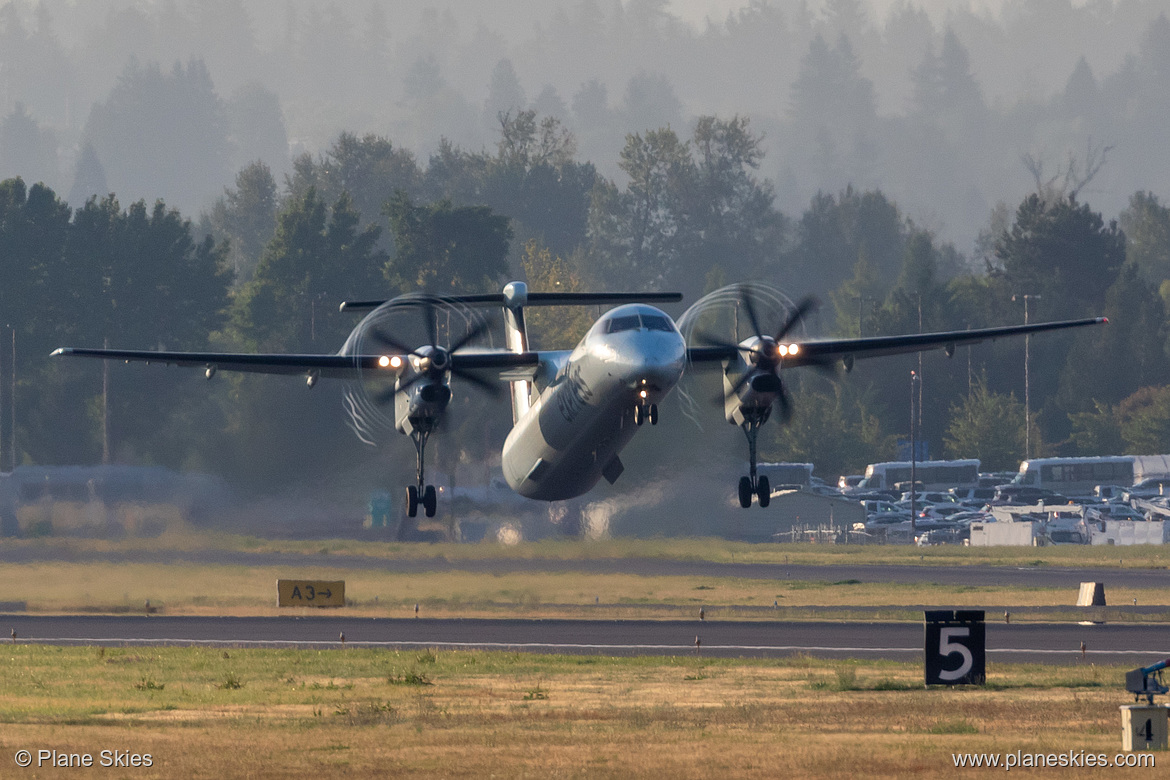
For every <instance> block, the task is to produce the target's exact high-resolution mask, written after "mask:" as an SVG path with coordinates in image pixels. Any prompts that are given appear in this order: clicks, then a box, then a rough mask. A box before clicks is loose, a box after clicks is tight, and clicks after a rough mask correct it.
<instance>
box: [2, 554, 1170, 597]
mask: <svg viewBox="0 0 1170 780" xmlns="http://www.w3.org/2000/svg"><path fill="white" fill-rule="evenodd" d="M1118 557H1119V558H1124V552H1122V551H1121V550H1119V551H1118ZM39 561H76V562H78V563H165V564H174V563H193V564H210V565H226V566H298V567H324V568H334V569H353V570H361V571H392V572H400V573H403V574H421V573H425V572H444V571H468V572H476V573H483V574H506V573H509V572H550V573H557V572H584V573H590V574H638V575H644V576H692V577H693V576H700V577H743V578H746V579H763V580H799V581H805V582H840V581H843V580H858V581H859V582H895V583H923V584H932V583H933V584H938V585H991V586H1002V587H1025V588H1026V587H1036V588H1054V587H1057V588H1059V587H1065V588H1072V589H1074V591H1075V589H1076V588H1077V587H1079V585H1080V583H1082V582H1090V581H1091V582H1104V583H1105V584H1106V587H1127V588H1158V587H1170V568H1167V569H1138V568H1133V569H1127V568H1090V567H1054V566H1020V567H1011V566H978V565H976V566H953V567H939V566H914V565H889V566H885V565H872V564H870V565H860V566H854V565H839V564H829V565H811V566H810V565H798V564H793V565H791V566H790V565H788V564H783V563H713V562H710V561H677V560H662V559H657V558H605V559H597V560H572V561H560V560H547V559H536V560H533V559H528V558H493V559H488V560H448V559H446V558H375V557H372V556H362V555H298V554H283V553H246V552H222V551H208V550H199V551H190V552H185V551H170V550H166V551H153V550H138V551H127V552H115V553H89V552H87V553H86V554H85V555H84V556H81V555H74V554H71V553H70V552H69V551H64V550H54V549H43V550H38V549H36V548H33V547H21V548H0V563H33V562H39Z"/></svg>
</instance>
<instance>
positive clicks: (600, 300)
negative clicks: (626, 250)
mask: <svg viewBox="0 0 1170 780" xmlns="http://www.w3.org/2000/svg"><path fill="white" fill-rule="evenodd" d="M420 297H423V296H420ZM682 297H683V296H682V293H670V292H666V293H660V292H599V293H594V292H530V293H528V299H527V301H526V302H525V304H524V305H526V306H617V305H620V304H623V303H678V302H679V301H681V300H682ZM409 300H410V298H405V299H404V302H407V301H409ZM433 300H435V301H436V302H438V303H454V304H461V305H463V306H503V305H504V295H503V293H484V294H481V295H436V296H434V298H433ZM383 303H386V300H380V301H345V302H344V303H342V304H341V311H366V310H369V309H376V308H378V307H379V306H381V305H382V304H383Z"/></svg>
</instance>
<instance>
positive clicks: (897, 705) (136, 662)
mask: <svg viewBox="0 0 1170 780" xmlns="http://www.w3.org/2000/svg"><path fill="white" fill-rule="evenodd" d="M3 545H4V549H5V551H6V552H7V553H10V554H11V555H10V558H11V559H14V560H27V561H28V562H25V563H15V562H13V563H5V564H3V565H0V593H2V594H4V595H3V598H4V599H5V600H22V601H26V602H27V606H28V609H29V610H30V611H34V612H118V611H136V610H138V609H141V608H142V606H143V604H144V603H145V601H146V600H147V599H149V600H150V601H151V604H152V605H153V606H155V607H161V608H162V609H163V611H164V612H166V613H168V614H184V613H186V614H274V613H276V612H277V611H278V610H277V609H276V608H275V606H273V602H274V597H275V580H276V579H277V578H278V577H303V578H320V579H345V580H346V582H347V595H348V597H349V598H350V600H351V601H352V602H353V604H352V606H350V607H348V608H346V614H370V615H405V614H412V613H413V605H414V604H415V603H418V604H420V605H421V607H422V609H423V610H424V612H423V614H424V615H426V616H473V615H485V616H497V617H502V616H505V615H508V616H516V615H522V616H552V615H566V616H570V617H572V616H577V617H598V616H606V617H678V616H679V614H680V612H681V613H689V612H690V611H692V610H693V611H697V609H698V607H700V606H703V607H704V608H705V609H706V610H707V614H708V619H720V618H721V617H736V618H740V617H745V615H743V614H740V613H738V612H736V611H735V609H733V607H750V608H758V609H766V608H769V607H772V605H773V604H777V605H780V606H779V607H777V608H774V609H775V610H776V611H775V612H772V613H770V614H769V615H768V617H794V616H795V617H800V616H819V615H820V613H818V609H824V610H829V609H837V608H841V607H858V608H863V607H867V606H869V607H887V606H890V605H904V606H905V607H906V609H905V614H904V615H902V613H899V612H897V611H896V610H895V614H894V615H891V616H887V617H899V616H902V617H905V619H915V620H920V619H921V613H920V612H916V611H915V610H914V609H913V605H918V604H920V603H921V602H922V601H923V600H924V599H929V600H930V601H931V602H932V603H933V604H943V603H946V604H953V605H971V606H982V605H988V604H1013V605H1019V606H1032V607H1036V608H1043V607H1046V606H1052V607H1055V606H1062V605H1068V604H1070V603H1071V602H1072V601H1073V599H1075V593H1066V592H1063V590H1061V591H1058V590H1055V589H1018V588H1012V589H1007V588H995V587H988V588H979V587H962V586H938V585H929V587H925V586H924V584H923V583H930V569H931V568H932V567H937V566H970V565H1013V566H1068V565H1084V566H1100V567H1102V569H1103V573H1104V572H1106V571H1107V569H1108V568H1110V567H1117V566H1125V567H1140V568H1151V569H1153V568H1164V567H1165V566H1167V565H1170V557H1168V555H1167V553H1165V552H1163V550H1161V549H1158V548H1148V547H1147V548H1127V549H1118V548H1067V547H1059V548H1045V549H1032V548H1021V549H1006V548H995V549H989V550H980V549H970V548H934V549H928V550H921V551H920V550H915V549H909V548H893V547H891V548H885V547H882V548H877V547H855V548H843V547H817V546H811V545H744V544H736V543H730V542H724V541H720V540H649V541H611V542H594V543H582V542H540V543H531V544H521V545H518V546H515V547H508V548H503V547H500V546H498V545H404V544H395V543H387V542H361V541H326V542H321V541H316V542H303V541H299V542H291V541H265V540H258V539H252V538H248V537H241V536H231V535H221V534H215V535H211V534H205V533H198V532H192V531H190V530H189V529H187V530H184V529H182V528H180V529H177V530H172V531H168V532H167V533H165V534H163V535H162V536H159V537H157V538H154V539H125V540H121V541H100V540H80V539H68V538H64V539H63V538H45V539H31V540H4V542H3ZM196 550H199V551H205V550H222V551H231V552H261V553H278V554H280V556H281V559H282V563H281V565H278V566H276V565H274V566H257V567H248V566H225V565H214V564H206V565H204V564H200V565H193V564H186V563H173V564H164V563H151V562H142V563H127V562H124V559H126V558H131V559H132V558H133V557H134V556H135V555H142V556H144V557H146V559H147V560H149V558H150V556H155V555H158V556H164V557H165V556H166V555H168V554H170V553H182V552H184V551H196ZM359 556H361V557H364V556H374V557H380V558H384V559H387V560H396V559H418V558H433V557H442V558H446V559H448V560H461V559H467V558H490V557H497V558H503V559H514V558H538V559H539V558H547V559H556V560H562V559H570V560H574V559H605V558H670V559H679V560H695V561H699V560H714V561H726V562H741V561H742V562H748V561H751V562H757V561H766V562H778V563H783V562H789V563H792V564H829V563H833V564H841V563H855V564H883V563H903V564H915V565H921V566H923V567H924V570H923V577H922V579H923V583H920V584H915V585H898V584H873V583H868V584H867V583H860V582H857V581H854V580H842V581H823V582H817V581H787V580H774V579H766V580H761V579H746V578H735V577H715V578H712V577H699V576H661V577H640V576H637V575H631V574H588V573H580V572H574V573H549V572H512V573H508V574H500V575H491V574H482V573H469V572H461V571H458V570H444V571H435V572H427V573H423V574H403V573H398V572H394V571H393V570H392V567H388V568H387V570H369V569H365V568H350V567H347V563H348V562H351V561H354V560H355V558H357V557H359ZM98 559H101V560H98ZM323 560H324V561H325V562H327V563H328V565H322V562H323ZM87 561H88V562H87ZM1109 598H1110V602H1111V603H1119V602H1128V601H1129V600H1130V599H1131V598H1137V599H1139V603H1141V604H1143V605H1154V604H1163V605H1165V604H1170V592H1167V591H1166V589H1160V588H1144V589H1136V590H1133V591H1132V592H1130V591H1129V590H1122V589H1120V588H1111V589H1110V592H1109ZM282 612H284V613H286V614H287V613H288V611H282ZM833 615H835V616H837V617H842V616H845V615H846V613H841V612H835V613H833ZM746 616H747V617H751V616H752V615H746ZM1034 617H1035V616H1034ZM1039 617H1040V619H1043V613H1039ZM1017 619H1018V618H1017ZM1151 619H1164V616H1154V617H1153V618H1151ZM0 629H3V626H2V625H0ZM3 633H6V632H0V635H2V634H3ZM1124 671H1125V670H1124V669H1121V668H1117V667H1098V666H1092V665H1082V666H1071V667H1068V666H1061V667H1043V666H1023V665H1001V664H995V665H992V666H991V667H990V668H989V677H988V685H987V686H986V687H984V688H979V689H969V690H945V689H934V690H924V689H923V687H922V684H921V675H922V669H921V666H920V665H919V664H902V663H894V662H879V661H864V662H847V661H846V662H843V661H832V662H830V661H820V660H814V659H809V658H795V659H786V660H769V661H758V660H735V659H714V658H704V657H701V656H698V655H693V656H687V657H680V658H606V657H595V656H580V657H578V656H541V655H527V654H514V653H490V652H448V651H414V652H393V651H383V650H372V649H365V648H353V647H350V648H346V649H340V648H339V649H335V650H261V649H234V648H229V649H228V650H223V649H208V648H193V649H192V648H161V647H160V648H154V647H152V648H132V649H130V648H104V649H103V648H92V647H91V648H85V647H69V648H63V647H48V646H29V645H24V644H19V643H17V644H12V645H6V646H4V647H0V723H2V724H3V726H2V727H0V777H4V778H7V777H22V776H28V777H71V776H76V775H77V774H78V772H79V771H80V772H81V773H82V776H88V775H90V774H96V773H98V772H105V773H106V774H103V776H111V777H135V778H139V777H141V778H154V777H158V778H172V777H193V778H215V779H216V780H220V779H221V778H235V777H250V778H298V777H312V778H332V777H350V776H358V777H372V776H395V777H397V776H418V777H474V778H485V777H492V776H495V777H509V778H510V777H534V778H547V777H553V778H560V777H565V778H574V777H590V778H592V777H602V778H627V777H651V778H658V777H681V778H691V777H693V778H699V777H702V778H710V777H718V778H740V777H743V778H771V777H777V776H791V777H812V778H837V777H851V776H853V777H889V778H902V777H910V776H919V777H936V776H941V775H944V774H948V775H949V774H951V773H955V772H958V773H959V774H966V775H969V776H979V775H985V774H988V773H989V770H986V769H981V770H979V769H967V770H956V769H955V768H954V762H953V759H952V753H958V752H962V753H976V752H994V753H1007V752H1014V751H1016V750H1022V751H1024V752H1027V753H1035V752H1043V753H1062V752H1067V751H1070V750H1071V751H1074V752H1075V751H1082V750H1083V751H1088V752H1092V753H1104V754H1107V755H1108V756H1109V757H1111V758H1112V757H1113V756H1114V755H1115V754H1116V753H1117V752H1118V751H1119V750H1120V734H1119V731H1120V729H1119V726H1120V714H1119V712H1118V709H1117V708H1118V706H1119V705H1121V704H1125V703H1128V702H1129V701H1130V700H1129V699H1128V697H1126V696H1125V695H1124V694H1123V692H1122V682H1123V675H1124ZM22 749H27V750H31V751H33V756H34V760H35V757H36V755H37V751H38V750H55V751H58V752H59V753H61V754H64V755H65V756H66V759H65V760H68V756H69V755H70V754H77V756H78V757H80V756H81V755H82V754H90V755H92V756H93V760H94V762H95V763H97V762H99V761H100V760H101V757H102V754H101V751H103V750H109V751H115V750H117V751H122V752H123V753H130V754H134V753H137V754H139V755H142V754H150V756H151V764H152V765H151V766H150V767H135V768H116V769H113V770H102V769H93V770H84V769H82V770H78V769H74V768H56V769H54V768H51V767H42V768H40V769H36V768H33V769H29V770H21V769H19V768H18V767H17V766H16V764H15V763H14V760H13V759H14V757H15V755H16V752H17V751H18V750H22ZM1162 757H1163V756H1162V754H1159V756H1158V758H1162ZM1166 760H1167V761H1170V755H1167V756H1166ZM992 771H995V770H992ZM998 771H1000V772H1002V770H998ZM1163 771H1165V770H1163ZM110 772H112V774H110ZM1119 773H1121V774H1124V775H1126V776H1133V777H1140V776H1157V775H1156V770H1154V771H1151V770H1149V769H1144V770H1143V769H1129V770H1118V769H1102V770H1092V769H1079V770H1075V775H1070V774H1069V773H1068V772H1062V771H1060V770H1051V769H1042V770H1028V769H1016V770H1013V771H1012V772H1011V775H1012V776H1019V775H1022V776H1025V777H1029V776H1043V777H1062V776H1076V777H1116V776H1118V774H1119Z"/></svg>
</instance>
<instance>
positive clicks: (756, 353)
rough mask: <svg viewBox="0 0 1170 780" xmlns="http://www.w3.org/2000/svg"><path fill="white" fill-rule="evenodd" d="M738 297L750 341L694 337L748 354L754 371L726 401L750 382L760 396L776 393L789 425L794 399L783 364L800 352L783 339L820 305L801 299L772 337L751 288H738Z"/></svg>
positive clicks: (747, 373)
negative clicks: (749, 329)
mask: <svg viewBox="0 0 1170 780" xmlns="http://www.w3.org/2000/svg"><path fill="white" fill-rule="evenodd" d="M737 294H738V302H739V304H740V305H741V306H742V307H743V309H744V311H745V312H746V313H747V317H748V322H749V323H750V324H751V326H752V333H753V334H754V335H755V338H754V339H747V340H745V341H744V342H741V343H740V344H735V343H732V342H730V341H727V340H726V339H720V338H718V337H716V336H712V335H711V334H709V333H704V332H701V331H700V332H697V333H696V334H695V335H696V336H697V337H698V338H699V339H700V340H701V341H703V342H705V343H706V344H707V345H708V346H713V347H723V348H725V349H734V350H738V351H739V352H741V353H746V354H745V358H746V360H747V362H748V364H749V365H750V366H751V369H750V370H748V371H745V372H744V374H743V376H741V377H740V378H739V379H738V380H737V381H736V383H735V384H734V385H732V387H731V390H730V391H728V392H727V394H726V396H725V399H724V400H726V398H730V397H732V396H734V395H736V394H737V393H739V391H740V390H741V389H742V388H743V386H744V385H745V384H748V383H750V384H751V389H752V390H754V391H756V392H757V393H775V394H776V400H775V403H776V411H777V413H778V414H779V415H780V420H781V421H782V422H788V421H789V420H790V419H792V397H791V396H790V395H789V393H788V389H787V388H786V387H785V386H784V382H783V381H782V380H781V379H780V364H781V362H782V361H783V360H784V358H785V357H787V356H789V355H793V356H794V355H796V354H797V353H798V352H799V351H800V345H799V344H796V343H795V342H793V343H787V342H785V340H784V337H785V336H787V335H788V333H789V331H791V330H792V329H793V328H794V327H796V326H797V325H798V324H800V322H801V320H803V319H804V317H805V316H806V315H807V314H808V313H809V312H811V311H812V310H813V309H815V308H816V307H817V306H818V305H819V302H818V301H817V299H816V298H814V297H812V296H808V297H806V298H803V299H801V301H800V302H799V303H798V304H797V305H796V307H795V308H794V309H792V311H790V312H789V313H788V316H787V317H786V318H785V320H784V322H783V324H781V325H780V327H779V328H778V329H777V330H776V334H775V335H774V336H773V335H769V334H767V333H765V332H764V328H763V326H761V325H760V317H759V315H758V314H757V312H756V304H755V299H754V297H753V296H752V293H751V288H750V287H749V286H747V285H740V286H739V287H738V288H737Z"/></svg>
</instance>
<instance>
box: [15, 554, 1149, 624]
mask: <svg viewBox="0 0 1170 780" xmlns="http://www.w3.org/2000/svg"><path fill="white" fill-rule="evenodd" d="M280 577H285V578H289V577H292V578H299V579H322V580H345V581H346V596H347V599H348V600H349V601H350V606H349V607H347V608H346V613H347V614H351V615H371V616H407V615H413V608H414V605H415V604H419V605H420V608H421V609H422V610H423V613H422V614H424V615H425V616H427V617H505V616H507V617H520V616H523V617H589V618H597V617H670V618H677V617H680V616H682V615H685V614H690V612H691V611H694V612H697V611H698V609H699V607H703V608H704V609H705V610H706V611H707V613H708V614H709V616H710V617H711V618H713V619H718V618H720V617H732V618H735V619H751V618H764V619H776V618H778V617H780V618H791V617H816V616H822V615H823V614H824V613H827V612H829V611H833V612H836V611H838V610H839V609H840V608H843V607H858V608H876V607H890V606H894V607H898V606H901V607H906V608H907V610H906V615H904V616H900V617H903V618H904V619H914V620H919V619H921V613H920V612H918V611H916V608H918V607H920V605H922V604H923V603H924V601H925V600H929V603H930V604H933V605H944V604H945V605H954V606H971V607H980V606H987V605H1011V606H1014V607H1028V608H1032V609H1031V610H1029V611H1028V612H1027V613H1023V612H1021V613H1019V614H1018V616H1017V617H1018V619H1038V618H1041V619H1042V617H1043V612H1042V611H1041V612H1040V613H1036V610H1042V608H1046V607H1050V608H1068V607H1069V606H1071V605H1072V604H1074V603H1075V600H1076V593H1075V591H1074V590H1070V589H1067V588H1064V589H1048V588H1027V589H1022V588H1006V587H974V586H962V585H937V584H935V585H931V586H930V587H929V589H928V590H926V591H924V588H923V584H921V583H913V584H899V583H861V582H858V581H856V580H840V581H835V582H831V581H799V580H771V579H767V580H760V579H746V578H734V577H702V576H655V577H644V576H638V575H634V574H590V573H582V572H568V573H556V572H552V573H550V572H512V573H507V574H499V575H493V574H482V573H475V572H462V571H438V572H426V573H411V574H405V573H397V572H393V571H369V570H361V569H350V570H347V569H345V568H322V567H315V566H296V565H291V564H290V565H288V566H273V567H244V566H215V565H188V564H137V563H118V564H114V563H66V562H48V563H27V564H4V565H3V566H0V593H3V594H5V600H19V601H24V602H26V604H27V609H28V611H30V612H38V613H51V612H63V613H76V612H125V611H131V612H132V611H137V610H140V609H142V608H143V607H144V605H145V603H146V601H148V600H149V601H150V603H151V605H152V607H153V608H155V609H157V610H161V611H163V612H165V613H166V614H171V615H176V614H229V615H230V614H234V615H243V614H249V615H260V614H277V613H278V612H282V613H287V612H288V610H278V609H277V607H276V606H275V597H276V580H277V579H278V578H280ZM924 580H925V581H926V582H929V574H928V573H927V575H926V576H925V577H924ZM1108 597H1109V600H1110V603H1113V604H1128V603H1131V601H1132V599H1134V598H1136V599H1138V603H1139V604H1142V605H1158V604H1161V605H1167V604H1170V589H1166V588H1137V589H1134V588H1120V587H1118V588H1110V589H1109V592H1108ZM774 605H776V606H774ZM743 607H756V608H757V609H756V610H754V611H753V610H750V609H747V610H745V609H742V608H743ZM819 607H826V608H831V610H820V611H818V608H819ZM1167 611H1170V607H1168V608H1167ZM889 617H899V616H897V615H890V616H889ZM1164 618H1165V615H1164V614H1162V615H1157V614H1156V615H1144V616H1140V615H1139V616H1134V617H1132V618H1127V619H1147V620H1149V619H1164ZM2 627H3V626H0V628H2Z"/></svg>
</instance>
